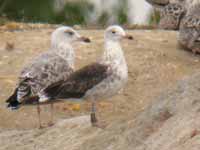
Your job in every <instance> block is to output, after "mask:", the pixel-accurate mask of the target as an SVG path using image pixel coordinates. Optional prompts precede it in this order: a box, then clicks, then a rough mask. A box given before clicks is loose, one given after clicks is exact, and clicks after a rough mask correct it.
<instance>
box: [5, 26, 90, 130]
mask: <svg viewBox="0 0 200 150" xmlns="http://www.w3.org/2000/svg"><path fill="white" fill-rule="evenodd" d="M81 41H83V42H90V40H89V39H88V38H86V37H83V36H80V35H79V34H78V33H77V32H76V31H75V30H74V29H72V28H71V27H68V26H62V27H59V28H57V29H56V30H55V31H54V32H53V33H52V35H51V46H50V48H49V50H47V51H45V52H44V53H42V54H41V55H39V56H38V57H36V58H35V59H33V60H32V61H31V62H30V63H29V64H28V65H27V66H26V67H24V68H23V69H22V71H21V73H20V75H19V81H18V84H17V86H16V88H15V90H14V93H13V94H12V95H11V96H10V97H9V98H8V99H7V100H6V103H8V105H7V107H9V108H11V109H18V108H20V106H21V105H22V104H23V103H26V99H30V98H34V97H35V96H38V95H39V94H40V91H41V90H42V89H44V88H46V87H48V86H49V85H51V84H52V83H54V82H57V81H60V80H66V79H67V78H68V77H69V75H70V74H71V73H73V72H74V55H75V53H74V49H73V47H72V44H73V43H75V42H81ZM40 100H41V101H42V98H41V99H40ZM37 112H38V116H39V126H40V127H42V126H41V121H40V120H41V119H40V106H39V103H38V105H37ZM52 120H53V103H51V123H50V124H52V122H53V121H52Z"/></svg>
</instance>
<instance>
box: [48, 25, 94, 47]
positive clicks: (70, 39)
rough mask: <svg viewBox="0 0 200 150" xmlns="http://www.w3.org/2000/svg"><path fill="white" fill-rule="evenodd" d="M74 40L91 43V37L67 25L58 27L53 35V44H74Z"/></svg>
mask: <svg viewBox="0 0 200 150" xmlns="http://www.w3.org/2000/svg"><path fill="white" fill-rule="evenodd" d="M74 42H86V43H89V42H90V39H89V38H87V37H84V36H81V35H80V34H79V33H78V32H77V31H75V30H74V29H73V28H71V27H67V26H63V27H59V28H57V29H56V30H55V31H54V32H53V33H52V35H51V43H52V45H59V44H60V43H62V44H64V43H67V44H72V43H74Z"/></svg>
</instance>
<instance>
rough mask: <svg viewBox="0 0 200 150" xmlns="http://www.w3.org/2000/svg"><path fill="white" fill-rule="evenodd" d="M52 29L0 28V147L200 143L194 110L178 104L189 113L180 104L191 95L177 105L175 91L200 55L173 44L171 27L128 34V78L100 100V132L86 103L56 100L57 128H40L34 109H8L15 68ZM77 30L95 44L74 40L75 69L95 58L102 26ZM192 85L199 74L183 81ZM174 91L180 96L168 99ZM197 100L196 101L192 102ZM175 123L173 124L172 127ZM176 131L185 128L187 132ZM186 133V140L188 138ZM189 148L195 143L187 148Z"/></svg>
mask: <svg viewBox="0 0 200 150" xmlns="http://www.w3.org/2000/svg"><path fill="white" fill-rule="evenodd" d="M52 31H53V29H52V28H46V29H45V28H43V29H37V30H25V31H12V32H11V31H7V30H0V53H1V55H0V149H20V150H21V149H52V150H53V149H70V150H75V149H76V150H78V149H85V150H90V149H92V150H93V149H94V150H102V149H107V150H111V149H113V150H116V149H119V150H120V149H121V150H122V149H140V150H141V149H152V150H156V149H166V150H167V149H174V150H175V149H180V150H182V149H183V147H187V149H195V148H196V149H200V146H199V145H200V142H199V143H198V142H196V141H199V138H200V137H199V136H198V134H199V128H198V127H200V126H199V123H198V122H197V121H198V119H196V118H197V113H196V111H194V112H195V113H192V111H188V112H190V114H187V112H186V111H185V110H184V109H179V107H178V106H179V105H180V106H182V105H183V106H182V107H183V108H185V107H184V106H188V109H189V110H192V109H191V108H193V107H194V105H189V104H187V103H186V102H187V101H188V100H190V97H189V96H191V95H192V94H191V95H189V96H188V95H186V98H185V100H184V101H181V102H180V101H178V100H179V99H181V98H182V97H181V96H182V95H181V94H182V92H177V91H179V87H180V86H177V82H178V81H179V80H180V79H183V78H185V77H187V76H192V75H193V74H196V73H197V72H198V71H199V68H200V62H199V61H200V58H199V56H194V55H193V54H191V53H190V52H188V51H184V50H183V49H182V48H180V47H179V46H178V43H177V32H175V31H159V30H154V31H148V30H130V31H127V32H129V33H130V34H132V35H133V36H134V38H135V40H134V41H131V42H130V41H123V44H122V45H123V49H124V52H125V55H126V59H127V63H128V67H129V81H128V84H127V86H126V87H125V88H124V90H123V91H121V93H120V94H119V95H116V96H115V97H112V98H110V99H107V100H102V101H101V102H99V107H98V110H99V119H101V120H104V121H106V123H107V124H108V126H107V127H106V128H105V129H104V130H102V129H97V128H93V127H91V126H90V123H89V115H88V114H89V108H90V104H89V102H81V103H80V108H79V104H77V103H73V102H65V103H59V104H55V117H54V118H55V125H54V126H53V127H50V128H45V129H41V130H39V129H37V126H38V120H37V113H36V108H35V107H34V106H27V107H22V108H21V109H19V110H17V111H11V110H9V109H7V108H6V104H5V99H6V98H7V97H8V96H9V95H10V94H11V93H12V91H13V89H14V87H15V85H16V81H17V75H18V74H19V72H20V70H21V68H22V67H23V66H24V65H25V64H26V63H27V62H29V61H30V59H31V58H34V57H35V56H37V55H38V54H39V53H41V52H43V51H45V50H47V49H48V46H49V42H50V33H51V32H52ZM79 32H80V33H81V34H82V35H85V36H89V37H91V39H92V41H93V42H92V43H91V44H77V45H75V47H76V55H77V58H76V67H77V68H80V67H82V66H84V65H86V64H88V63H90V62H92V61H95V60H96V59H97V58H98V57H99V56H100V55H101V53H102V50H103V31H102V30H80V31H79ZM186 79H187V78H186ZM188 80H189V79H188ZM182 82H184V81H182ZM184 83H185V82H184ZM193 83H196V84H197V83H198V77H196V76H195V79H194V81H193V82H192V83H187V82H186V83H185V84H189V85H190V86H188V87H189V89H192V84H193ZM183 87H185V86H183ZM196 89H198V88H196ZM170 90H172V92H171V93H170V92H168V91H170ZM186 91H187V90H186ZM188 91H193V90H188ZM163 93H164V94H163ZM166 93H167V94H166ZM169 93H170V94H169ZM173 94H174V95H178V94H180V95H181V96H177V97H173V98H171V97H170V95H173ZM195 94H197V92H196V93H195ZM184 96H185V95H183V97H184ZM187 96H188V97H189V98H188V99H187ZM192 96H193V97H192V98H194V97H195V95H192ZM165 98H166V99H167V100H168V101H167V100H166V99H165ZM166 101H167V102H166ZM196 101H198V98H197V100H196ZM196 101H195V98H194V103H195V102H196ZM165 102H166V103H165ZM192 102H193V101H191V103H192ZM167 104H168V105H167ZM197 104H198V102H197ZM177 105H178V106H177ZM151 106H152V107H151ZM166 106H169V109H166ZM173 106H177V107H176V108H174V107H173ZM197 106H198V105H197ZM42 110H43V112H42V118H43V119H42V121H43V122H44V123H45V124H47V123H48V121H49V108H48V106H42ZM194 110H196V109H194ZM176 112H179V113H176ZM180 114H182V115H184V118H181V116H182V115H180ZM171 118H173V119H171ZM191 118H192V119H191ZM168 119H170V121H168ZM191 120H192V121H191ZM166 121H167V123H166ZM194 123H195V127H194V128H193V125H192V124H194ZM185 124H186V125H185ZM176 125H177V126H178V125H179V126H178V127H179V128H178V127H177V128H176V129H174V128H175V127H176ZM191 126H192V127H191ZM187 127H188V128H189V127H190V128H189V129H190V130H189V129H188V128H187ZM162 129H163V130H162ZM182 129H183V130H185V129H188V130H186V131H188V132H184V131H182ZM193 129H194V130H193ZM190 131H191V132H192V133H190ZM172 132H173V133H172ZM185 134H186V135H188V137H192V140H189V141H187V139H188V137H185V136H184V135H185ZM193 137H194V138H193ZM173 138H174V140H173ZM180 138H181V140H180V141H179V140H177V139H180ZM156 141H158V142H157V143H156ZM173 142H174V143H173ZM188 142H189V144H188ZM177 143H178V144H177ZM191 145H195V146H196V147H194V148H191ZM185 150H186V148H185Z"/></svg>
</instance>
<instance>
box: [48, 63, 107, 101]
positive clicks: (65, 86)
mask: <svg viewBox="0 0 200 150" xmlns="http://www.w3.org/2000/svg"><path fill="white" fill-rule="evenodd" d="M109 74H110V73H109V66H106V65H102V64H98V63H94V64H91V65H88V66H86V67H84V68H82V69H80V70H78V71H76V72H74V73H72V74H71V75H70V77H69V78H68V79H67V80H66V81H65V82H63V81H60V82H57V83H55V84H53V85H51V86H49V87H48V88H47V89H45V90H44V93H45V94H46V95H47V96H48V97H50V98H61V99H65V98H81V97H83V96H84V95H85V93H86V92H87V91H88V90H89V89H91V88H93V87H94V86H95V85H97V84H98V83H100V82H101V81H102V80H104V79H105V78H107V77H108V76H109Z"/></svg>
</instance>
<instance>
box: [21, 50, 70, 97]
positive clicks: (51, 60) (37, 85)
mask: <svg viewBox="0 0 200 150" xmlns="http://www.w3.org/2000/svg"><path fill="white" fill-rule="evenodd" d="M72 72H73V69H72V68H71V67H70V66H69V65H68V63H67V61H66V60H64V59H63V58H62V57H60V56H58V55H56V54H55V53H53V52H47V53H44V54H42V55H40V56H39V57H38V58H36V59H35V60H34V61H33V62H32V63H31V64H30V65H28V66H27V67H25V68H24V69H23V71H22V72H21V75H20V82H19V86H20V84H21V83H22V82H24V81H26V86H29V87H30V89H31V92H32V93H31V94H32V95H34V94H36V93H37V92H39V91H40V90H42V89H44V88H46V87H47V86H49V85H50V84H52V83H54V82H57V81H59V80H62V79H66V78H67V77H68V76H69V75H70V74H71V73H72Z"/></svg>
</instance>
